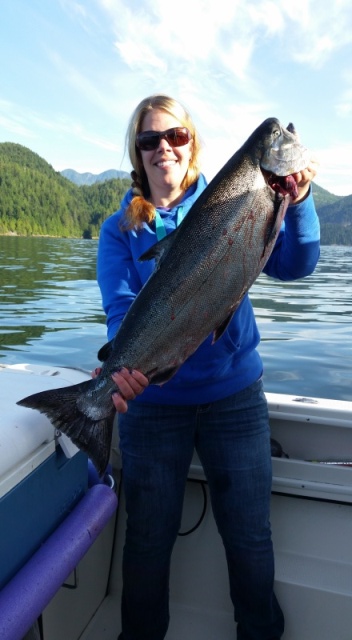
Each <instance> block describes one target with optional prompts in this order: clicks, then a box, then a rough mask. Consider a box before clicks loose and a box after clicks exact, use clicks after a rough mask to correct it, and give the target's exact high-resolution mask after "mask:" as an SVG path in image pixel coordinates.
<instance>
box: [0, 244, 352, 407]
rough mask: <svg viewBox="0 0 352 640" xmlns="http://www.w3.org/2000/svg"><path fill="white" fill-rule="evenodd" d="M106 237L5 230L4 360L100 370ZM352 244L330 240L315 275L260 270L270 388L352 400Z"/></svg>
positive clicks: (258, 304)
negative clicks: (99, 276) (99, 271)
mask: <svg viewBox="0 0 352 640" xmlns="http://www.w3.org/2000/svg"><path fill="white" fill-rule="evenodd" d="M96 250H97V242H96V241H94V240H93V241H92V240H90V241H89V240H73V239H58V238H17V237H12V236H11V237H9V236H6V237H5V236H3V237H0V314H1V315H0V363H2V364H16V363H20V362H27V363H31V364H33V363H34V364H38V363H44V364H50V365H56V366H76V367H80V368H83V369H87V370H89V371H90V370H91V369H93V368H95V367H96V366H97V364H98V362H97V358H96V353H97V351H98V349H99V348H100V347H101V346H102V344H104V342H105V341H106V329H105V316H104V313H103V311H102V309H101V298H100V292H99V289H98V286H97V284H96V281H95V259H96ZM351 264H352V247H322V255H321V259H320V261H319V264H318V267H317V269H316V271H315V273H314V274H313V275H312V276H310V277H309V278H305V279H304V280H300V281H296V282H290V283H281V282H277V281H275V280H272V279H270V278H267V277H266V276H260V278H259V279H258V280H257V282H256V283H255V284H254V286H253V287H252V289H251V300H252V303H253V306H254V309H255V312H256V317H257V321H258V326H259V330H260V333H261V336H262V342H261V345H260V349H259V350H260V353H261V355H262V357H263V360H264V367H265V373H264V383H265V388H266V390H267V391H272V392H277V393H288V394H294V395H296V394H298V395H306V396H316V397H330V398H335V399H340V400H352V346H351V345H352V323H351V312H352V296H351V293H352V287H351V284H352V275H351V274H352V269H351Z"/></svg>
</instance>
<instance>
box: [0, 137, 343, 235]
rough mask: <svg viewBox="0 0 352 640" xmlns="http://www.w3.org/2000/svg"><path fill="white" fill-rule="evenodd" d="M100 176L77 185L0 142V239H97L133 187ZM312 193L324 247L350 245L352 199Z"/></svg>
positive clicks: (33, 155) (316, 188) (37, 158)
mask: <svg viewBox="0 0 352 640" xmlns="http://www.w3.org/2000/svg"><path fill="white" fill-rule="evenodd" d="M75 173H76V172H73V173H72V176H74V174H75ZM72 176H71V177H72ZM101 176H104V178H101V179H104V181H103V182H101V181H95V182H94V184H91V185H89V186H87V185H81V186H78V185H77V184H75V183H74V182H73V181H72V180H69V179H67V178H65V177H64V176H63V175H61V173H59V172H57V171H55V170H54V169H53V167H52V166H51V165H50V164H48V163H47V162H46V161H45V160H43V159H42V158H41V157H40V156H38V155H37V154H36V153H34V152H33V151H31V150H30V149H28V148H27V147H23V146H21V145H19V144H14V143H11V142H3V143H0V234H7V233H17V234H19V235H49V236H61V237H78V238H81V237H84V238H91V237H97V236H98V235H99V229H100V226H101V223H102V222H103V220H105V218H107V217H108V216H109V215H110V214H111V213H112V212H113V211H115V210H116V209H117V208H118V207H119V204H120V202H121V199H122V197H123V195H124V194H125V192H126V190H127V189H128V188H129V186H130V180H129V179H125V178H117V179H112V180H106V172H104V174H101ZM74 179H77V174H76V176H74ZM92 179H93V178H91V180H92ZM313 193H314V199H315V203H316V207H317V211H318V214H319V218H320V222H321V237H322V244H344V245H350V246H352V213H351V212H352V195H350V196H336V195H334V194H332V193H330V192H329V191H326V190H325V189H323V188H322V187H320V186H318V185H316V184H313Z"/></svg>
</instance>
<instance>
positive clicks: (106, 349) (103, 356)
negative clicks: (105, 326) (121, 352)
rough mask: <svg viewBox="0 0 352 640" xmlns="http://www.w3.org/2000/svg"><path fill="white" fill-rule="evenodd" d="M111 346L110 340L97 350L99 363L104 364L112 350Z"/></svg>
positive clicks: (111, 341)
mask: <svg viewBox="0 0 352 640" xmlns="http://www.w3.org/2000/svg"><path fill="white" fill-rule="evenodd" d="M112 344H113V340H110V341H109V342H106V343H105V344H103V346H102V347H101V348H100V349H99V351H98V360H100V362H105V361H106V360H107V359H108V358H109V357H110V355H111V354H112V349H113V346H112Z"/></svg>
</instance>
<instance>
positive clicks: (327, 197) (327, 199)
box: [313, 183, 352, 246]
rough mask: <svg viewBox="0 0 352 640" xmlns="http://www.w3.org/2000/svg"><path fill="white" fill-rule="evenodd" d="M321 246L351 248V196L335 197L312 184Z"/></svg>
mask: <svg viewBox="0 0 352 640" xmlns="http://www.w3.org/2000/svg"><path fill="white" fill-rule="evenodd" d="M313 195H314V201H315V206H316V209H317V212H318V215H319V220H320V227H321V244H328V245H330V244H339V245H345V246H352V195H349V196H336V195H334V194H332V193H330V192H329V191H326V190H325V189H323V188H322V187H319V186H318V185H317V184H315V183H313Z"/></svg>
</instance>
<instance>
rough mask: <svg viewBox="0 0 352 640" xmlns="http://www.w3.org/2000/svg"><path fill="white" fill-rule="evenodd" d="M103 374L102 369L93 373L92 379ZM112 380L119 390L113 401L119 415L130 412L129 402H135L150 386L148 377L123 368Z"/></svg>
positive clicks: (113, 395)
mask: <svg viewBox="0 0 352 640" xmlns="http://www.w3.org/2000/svg"><path fill="white" fill-rule="evenodd" d="M100 373H101V367H97V368H96V369H94V371H92V378H96V377H97V376H98V375H100ZM111 377H112V379H113V381H114V383H115V384H116V386H117V387H118V390H116V391H115V392H114V393H113V394H112V401H113V404H114V407H115V409H116V411H117V412H118V413H126V411H127V410H128V404H127V403H128V400H134V398H135V397H136V396H138V395H139V394H141V393H142V392H143V391H144V389H145V388H146V387H147V386H148V384H149V380H148V378H146V376H145V375H144V374H143V373H141V372H140V371H137V370H135V369H133V370H132V371H129V370H128V369H126V367H123V368H122V369H121V370H120V371H116V372H115V373H113V374H112V376H111Z"/></svg>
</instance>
